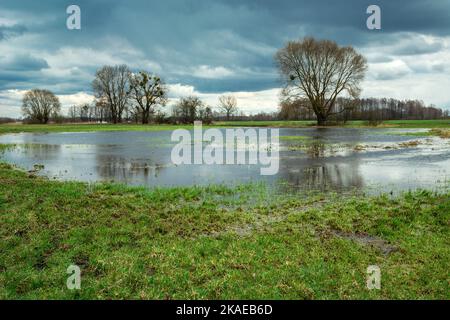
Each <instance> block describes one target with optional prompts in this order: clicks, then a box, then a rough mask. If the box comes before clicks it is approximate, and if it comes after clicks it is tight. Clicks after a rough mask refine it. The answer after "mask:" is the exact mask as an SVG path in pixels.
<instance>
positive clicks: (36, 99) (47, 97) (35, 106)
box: [22, 89, 61, 123]
mask: <svg viewBox="0 0 450 320" xmlns="http://www.w3.org/2000/svg"><path fill="white" fill-rule="evenodd" d="M60 110H61V103H60V102H59V99H58V97H57V96H55V95H54V94H53V93H52V92H51V91H49V90H41V89H33V90H30V91H28V92H27V93H25V95H24V97H23V100H22V113H23V115H24V116H25V117H26V118H29V119H30V120H31V121H36V122H39V123H47V122H48V121H49V120H50V118H51V117H56V116H58V114H59V112H60Z"/></svg>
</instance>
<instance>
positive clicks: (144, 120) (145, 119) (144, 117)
mask: <svg viewBox="0 0 450 320" xmlns="http://www.w3.org/2000/svg"><path fill="white" fill-rule="evenodd" d="M149 117H150V114H149V112H147V111H144V112H142V124H148V122H149V121H148V120H149Z"/></svg>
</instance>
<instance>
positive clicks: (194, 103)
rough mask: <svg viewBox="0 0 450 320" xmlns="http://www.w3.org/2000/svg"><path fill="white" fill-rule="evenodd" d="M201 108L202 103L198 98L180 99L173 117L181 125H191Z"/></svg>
mask: <svg viewBox="0 0 450 320" xmlns="http://www.w3.org/2000/svg"><path fill="white" fill-rule="evenodd" d="M202 107H203V102H202V101H201V100H200V99H199V98H198V97H194V96H191V97H186V98H181V99H180V101H179V102H178V103H177V104H176V105H175V108H174V110H173V115H174V116H175V117H176V118H178V119H180V121H181V122H183V123H193V122H194V121H195V120H196V119H197V117H198V114H199V112H198V111H199V109H200V108H202Z"/></svg>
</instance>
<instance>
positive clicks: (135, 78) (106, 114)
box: [22, 65, 238, 124]
mask: <svg viewBox="0 0 450 320" xmlns="http://www.w3.org/2000/svg"><path fill="white" fill-rule="evenodd" d="M92 89H93V91H94V94H95V101H94V102H93V103H92V104H85V105H79V106H72V107H70V109H69V114H68V119H70V120H72V121H96V122H112V123H121V122H123V121H124V120H125V121H133V122H138V121H140V122H141V123H142V124H148V123H149V122H150V121H151V120H153V121H157V122H158V121H161V120H164V119H165V118H166V113H165V112H163V107H165V106H166V105H167V102H168V87H167V86H166V85H165V84H164V82H163V81H162V79H161V78H160V77H159V76H158V75H154V74H151V73H149V72H146V71H140V72H138V73H132V72H131V71H130V69H129V68H128V67H127V66H126V65H117V66H104V67H102V68H101V69H99V70H97V72H96V74H95V79H94V81H93V82H92ZM219 109H220V110H221V111H222V112H223V113H224V114H225V115H226V119H227V120H230V119H231V117H232V116H233V115H234V114H235V113H237V111H238V109H237V100H236V98H235V97H234V96H232V95H223V96H220V97H219ZM60 111H61V104H60V102H59V100H58V98H57V97H56V96H55V95H54V94H53V93H52V92H50V91H48V90H40V89H33V90H30V91H29V92H27V93H26V94H25V96H24V98H23V103H22V112H23V114H24V116H25V118H26V119H28V120H30V121H33V122H38V123H47V122H48V121H49V120H50V119H55V118H58V117H60ZM212 118H213V112H212V108H211V107H210V106H206V105H205V104H204V103H203V102H202V101H201V100H200V99H199V98H198V97H194V96H192V97H185V98H182V99H180V101H179V102H178V103H176V105H175V106H174V108H173V110H172V121H179V122H182V123H188V122H193V121H195V120H197V119H201V120H204V121H205V122H211V121H212Z"/></svg>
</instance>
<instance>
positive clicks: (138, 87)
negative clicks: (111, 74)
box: [130, 71, 167, 124]
mask: <svg viewBox="0 0 450 320" xmlns="http://www.w3.org/2000/svg"><path fill="white" fill-rule="evenodd" d="M130 91H131V98H132V99H133V100H134V101H135V102H136V104H137V106H136V107H137V108H138V109H139V112H140V114H141V120H142V123H143V124H147V123H148V122H149V118H150V115H151V114H153V113H154V112H155V106H157V105H161V106H163V105H165V104H166V103H167V88H166V86H165V85H164V84H163V83H162V81H161V78H160V77H158V76H156V75H151V74H150V73H148V72H146V71H141V72H139V73H137V74H131V75H130Z"/></svg>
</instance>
